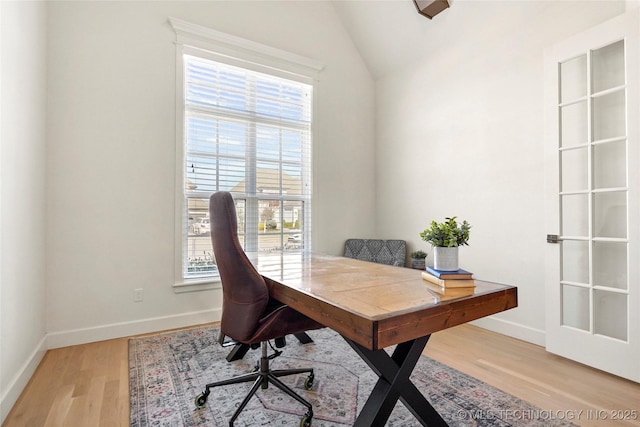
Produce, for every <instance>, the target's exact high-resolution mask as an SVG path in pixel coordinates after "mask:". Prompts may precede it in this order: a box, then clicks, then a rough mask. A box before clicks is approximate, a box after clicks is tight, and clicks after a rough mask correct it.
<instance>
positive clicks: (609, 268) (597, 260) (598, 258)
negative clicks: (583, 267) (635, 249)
mask: <svg viewBox="0 0 640 427" xmlns="http://www.w3.org/2000/svg"><path fill="white" fill-rule="evenodd" d="M593 283H594V284H595V285H597V286H608V287H611V288H617V289H627V243H626V242H594V244H593Z"/></svg>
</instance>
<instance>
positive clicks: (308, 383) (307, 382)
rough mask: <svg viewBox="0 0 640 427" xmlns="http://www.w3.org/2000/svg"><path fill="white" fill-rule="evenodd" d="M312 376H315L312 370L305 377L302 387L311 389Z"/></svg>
mask: <svg viewBox="0 0 640 427" xmlns="http://www.w3.org/2000/svg"><path fill="white" fill-rule="evenodd" d="M314 378H315V376H314V375H313V372H312V373H311V374H309V376H308V377H307V379H306V380H304V389H305V390H311V387H313V380H314Z"/></svg>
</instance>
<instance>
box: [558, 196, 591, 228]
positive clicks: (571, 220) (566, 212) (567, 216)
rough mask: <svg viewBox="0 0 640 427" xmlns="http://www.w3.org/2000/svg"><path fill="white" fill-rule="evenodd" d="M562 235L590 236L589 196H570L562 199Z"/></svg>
mask: <svg viewBox="0 0 640 427" xmlns="http://www.w3.org/2000/svg"><path fill="white" fill-rule="evenodd" d="M561 208H562V235H563V236H574V237H588V236H589V196H588V195H586V194H568V195H564V196H562V198H561Z"/></svg>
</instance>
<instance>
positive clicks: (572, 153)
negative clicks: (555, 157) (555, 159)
mask: <svg viewBox="0 0 640 427" xmlns="http://www.w3.org/2000/svg"><path fill="white" fill-rule="evenodd" d="M587 154H588V152H587V148H586V147H583V148H577V149H573V150H564V151H562V153H561V154H560V156H561V160H560V162H561V163H560V167H561V169H562V186H561V187H562V191H584V190H587V189H588V188H589V187H588V183H589V181H588V177H589V176H588V169H587V165H588V163H587Z"/></svg>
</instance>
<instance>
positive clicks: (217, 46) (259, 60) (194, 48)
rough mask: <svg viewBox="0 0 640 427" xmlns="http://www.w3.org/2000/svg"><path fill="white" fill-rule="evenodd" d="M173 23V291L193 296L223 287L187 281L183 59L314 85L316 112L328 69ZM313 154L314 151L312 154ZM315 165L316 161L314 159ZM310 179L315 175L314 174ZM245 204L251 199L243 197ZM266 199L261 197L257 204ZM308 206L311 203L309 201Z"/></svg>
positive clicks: (209, 279) (207, 280) (215, 280)
mask: <svg viewBox="0 0 640 427" xmlns="http://www.w3.org/2000/svg"><path fill="white" fill-rule="evenodd" d="M169 23H170V25H171V26H172V27H173V29H174V31H175V33H176V43H175V44H176V135H175V138H176V171H175V178H176V179H175V183H176V184H175V185H176V191H175V244H174V246H175V267H174V284H173V288H174V292H176V293H181V292H191V291H199V290H207V289H217V288H220V287H221V285H220V278H219V276H217V275H210V276H201V277H194V278H185V277H184V275H183V257H184V244H183V243H184V239H185V236H184V231H185V230H187V224H188V218H187V217H186V215H185V211H186V210H185V208H184V203H185V200H186V197H185V188H184V176H185V171H184V159H185V143H186V142H185V138H184V133H185V126H184V119H185V110H186V109H185V98H184V85H185V82H184V79H185V76H184V56H185V55H191V56H197V57H201V58H204V59H208V60H213V61H216V62H221V63H225V64H229V65H232V66H236V67H241V68H245V69H248V70H251V71H256V72H261V73H265V74H270V75H273V76H276V77H282V78H285V79H289V80H294V81H298V82H301V83H305V84H309V85H310V86H311V90H312V93H313V97H312V105H311V109H312V114H313V111H314V110H315V105H316V100H317V96H315V95H316V82H317V74H318V72H320V71H321V70H322V69H323V67H324V66H323V65H322V64H320V63H319V62H317V61H315V60H312V59H309V58H305V57H302V56H298V55H295V54H291V53H289V52H285V51H282V50H279V49H274V48H272V47H269V46H266V45H262V44H259V43H255V42H253V41H250V40H245V39H242V38H239V37H235V36H231V35H228V34H224V33H221V32H218V31H215V30H212V29H210V28H206V27H202V26H199V25H196V24H191V23H189V22H186V21H181V20H178V19H175V18H169ZM311 123H312V125H311V129H310V138H311V141H313V140H314V133H315V132H314V124H313V123H314V120H313V117H312V120H311ZM310 156H312V153H310ZM309 162H310V164H311V165H312V159H310V160H309ZM309 178H310V179H311V178H312V177H311V176H309ZM244 199H245V203H246V201H248V198H244ZM258 199H262V198H261V197H256V200H258ZM309 202H311V200H310V199H309ZM305 221H306V222H305V230H304V233H305V237H304V241H305V248H304V250H310V243H311V212H310V209H307V208H305Z"/></svg>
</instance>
